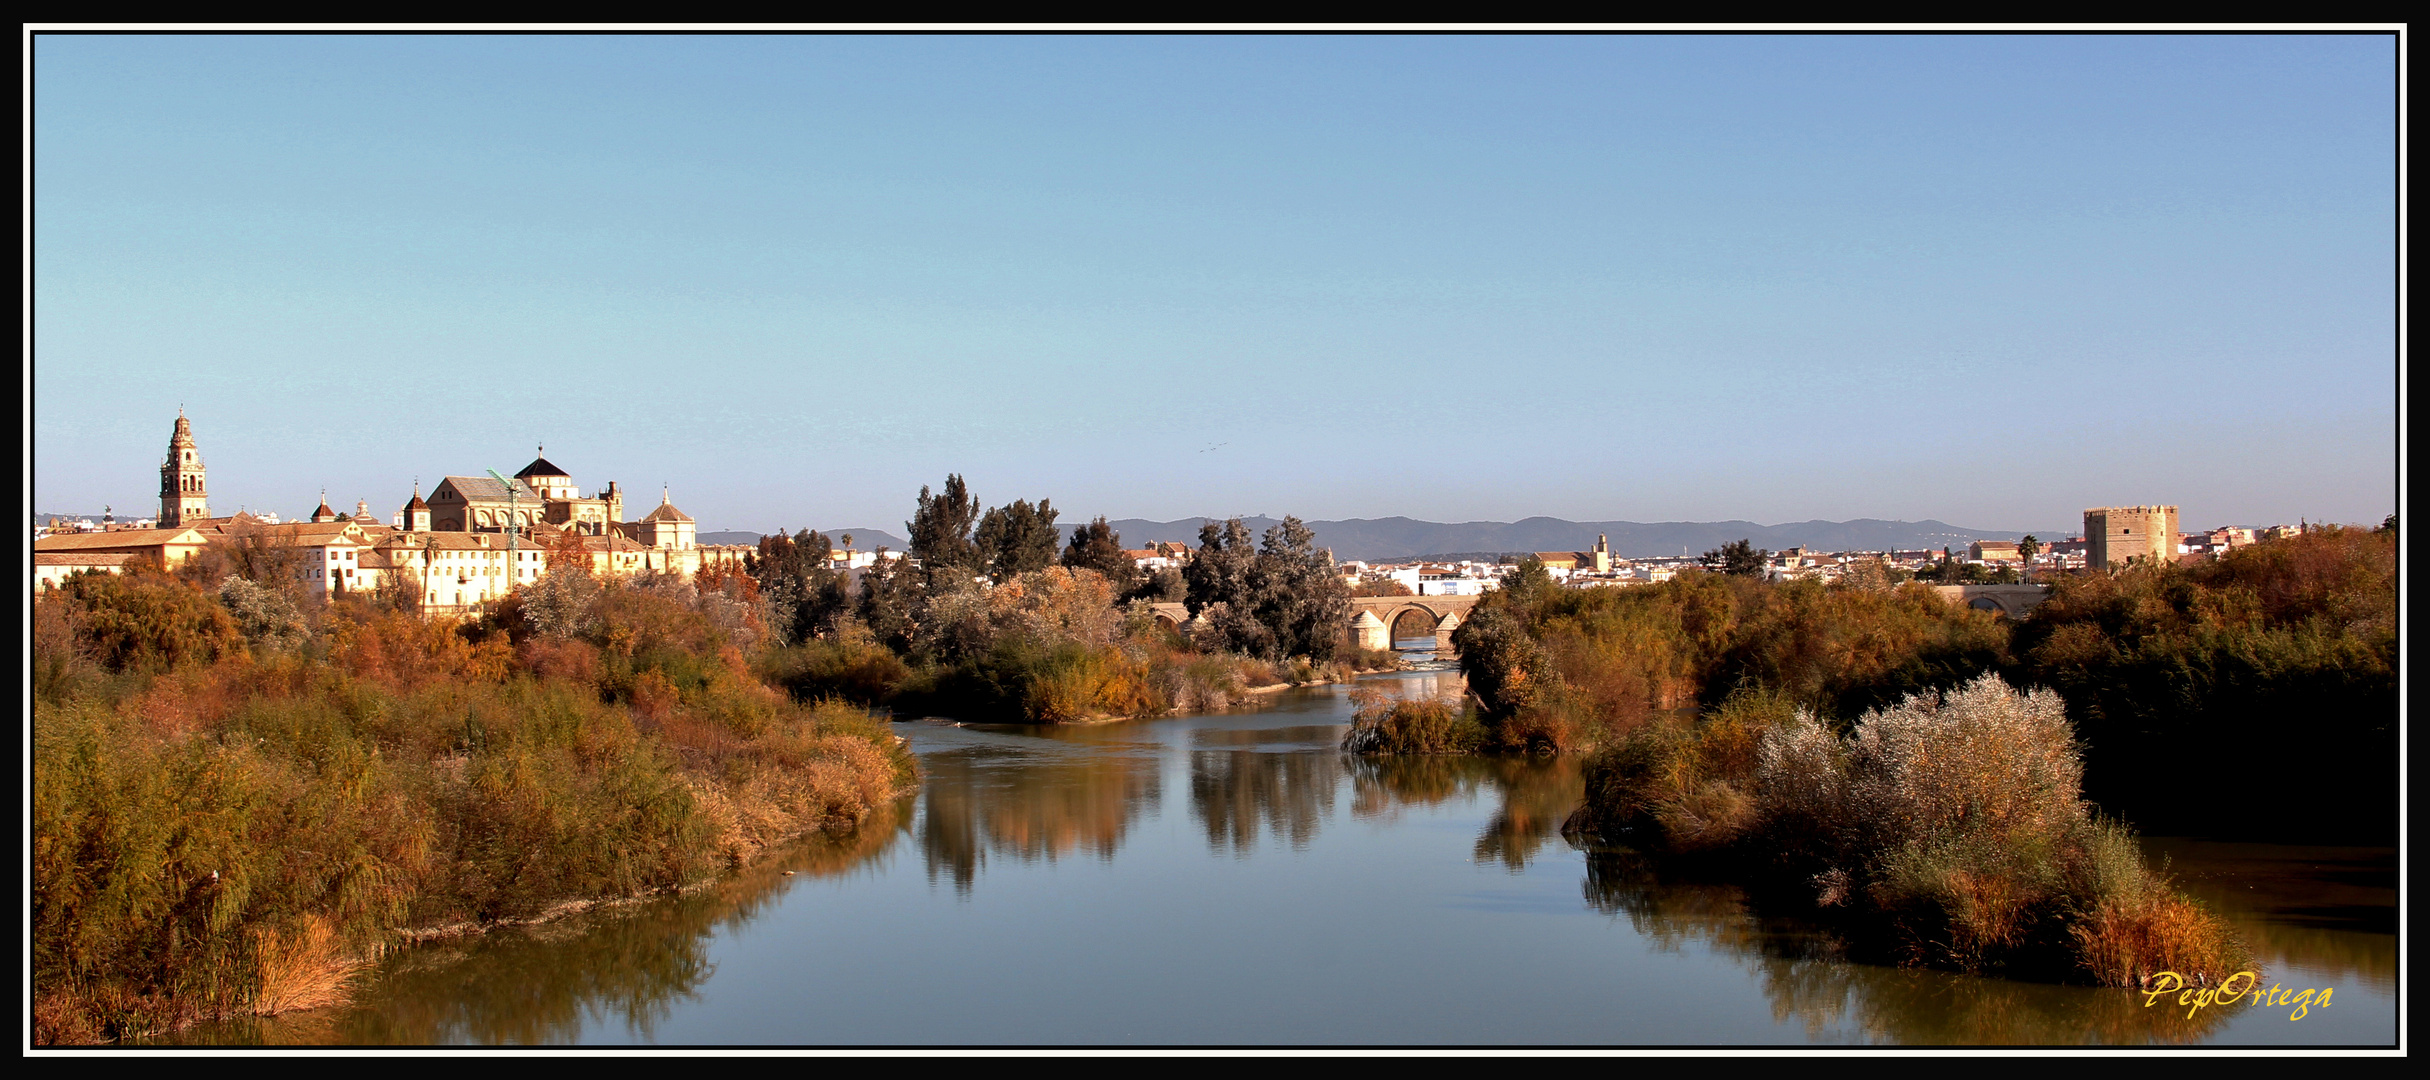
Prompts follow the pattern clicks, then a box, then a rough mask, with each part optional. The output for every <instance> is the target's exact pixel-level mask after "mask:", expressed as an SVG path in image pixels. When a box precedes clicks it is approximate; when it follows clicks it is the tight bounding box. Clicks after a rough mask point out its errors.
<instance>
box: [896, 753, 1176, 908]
mask: <svg viewBox="0 0 2430 1080" xmlns="http://www.w3.org/2000/svg"><path fill="white" fill-rule="evenodd" d="M921 767H922V768H924V769H926V770H927V772H928V779H927V782H926V784H925V785H924V787H923V794H922V796H921V807H920V824H919V834H920V853H921V854H922V856H924V857H925V858H926V860H927V869H928V880H929V881H930V882H931V883H934V882H935V881H936V880H937V879H938V878H939V877H940V876H942V877H946V878H949V879H951V880H952V881H953V886H954V889H955V890H956V891H958V892H962V893H968V892H969V891H970V890H971V886H972V885H973V884H974V883H975V882H977V880H978V877H979V870H980V868H981V867H983V866H985V865H986V862H987V857H988V855H989V854H991V853H992V854H996V855H1008V856H1011V857H1012V858H1014V859H1017V860H1020V861H1022V862H1036V861H1039V860H1042V859H1043V860H1046V861H1049V862H1052V861H1054V860H1056V859H1059V858H1063V857H1065V856H1068V855H1073V854H1078V853H1087V854H1091V855H1095V856H1096V857H1098V858H1100V859H1111V858H1113V857H1114V852H1115V850H1117V849H1119V848H1120V847H1121V846H1122V838H1123V835H1124V833H1126V832H1127V831H1129V829H1130V826H1131V824H1132V823H1133V822H1135V821H1137V820H1138V819H1139V817H1140V815H1142V814H1145V813H1148V812H1151V811H1153V810H1154V809H1155V808H1156V805H1157V803H1158V801H1159V799H1160V798H1161V795H1162V791H1161V787H1160V784H1159V781H1158V777H1157V768H1156V759H1155V758H1154V757H1153V756H1148V755H1139V754H1129V753H1121V752H1118V751H1112V752H1104V753H1054V754H1037V753H1016V754H1011V755H1008V754H1007V753H1006V752H1004V751H1000V750H994V749H989V748H984V747H974V748H970V749H966V750H956V751H951V752H945V753H935V754H929V755H927V756H925V757H923V758H922V759H921Z"/></svg>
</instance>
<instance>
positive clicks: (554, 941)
mask: <svg viewBox="0 0 2430 1080" xmlns="http://www.w3.org/2000/svg"><path fill="white" fill-rule="evenodd" d="M910 820H911V814H910V805H909V801H908V800H904V801H900V802H896V803H894V804H892V805H889V806H886V807H881V808H880V809H879V810H877V811H876V812H875V813H873V814H872V815H871V817H870V818H869V820H868V821H866V822H864V823H863V824H862V826H861V828H860V830H859V831H858V832H857V833H856V834H854V835H852V836H849V837H843V838H831V837H824V836H819V837H811V838H808V839H806V840H804V841H802V842H800V843H799V844H797V845H795V846H794V847H793V848H792V849H790V850H788V851H786V852H785V853H783V854H782V855H780V856H778V857H776V858H772V859H766V860H762V861H761V862H760V863H758V864H756V865H754V866H752V867H750V868H748V869H746V870H744V871H743V872H741V873H738V874H734V875H732V876H730V877H727V878H724V879H721V880H719V881H718V882H716V883H715V884H713V885H711V886H710V887H708V888H705V889H702V890H700V891H697V892H694V893H691V894H688V895H685V896H681V897H677V898H671V899H667V900H660V901H649V902H644V903H641V904H638V905H633V906H629V907H618V908H609V909H603V910H600V911H597V912H594V913H592V914H589V915H583V916H577V917H573V918H568V919H562V920H558V921H555V922H549V923H542V924H539V925H537V926H531V927H522V928H507V929H501V930H496V931H492V932H491V933H488V934H485V935H482V936H480V937H478V938H470V939H463V940H459V941H444V942H438V943H434V944H430V945H424V946H420V947H416V948H409V949H401V950H398V951H397V952H395V953H393V954H391V956H390V957H389V959H388V960H387V961H386V962H385V963H383V964H382V965H381V966H380V968H379V970H378V971H377V972H376V974H375V975H374V977H373V978H371V979H370V980H368V981H367V983H366V985H367V987H368V988H369V989H368V992H366V993H365V994H364V995H363V998H362V1000H360V1001H358V1002H357V1003H356V1005H355V1006H354V1007H352V1008H348V1009H343V1010H336V1009H324V1010H316V1011H312V1012H304V1013H289V1014H285V1015H282V1016H277V1017H268V1018H254V1019H249V1020H245V1021H239V1022H233V1023H228V1024H219V1025H211V1026H207V1027H202V1028H195V1029H192V1030H189V1031H187V1032H185V1033H183V1034H182V1035H181V1036H179V1037H178V1038H176V1039H174V1040H166V1041H174V1042H178V1043H187V1044H196V1045H202V1044H215V1045H261V1046H277V1045H307V1044H312V1045H320V1044H329V1043H354V1044H372V1045H400V1044H447V1043H474V1044H490V1045H535V1044H542V1043H563V1042H568V1041H572V1040H573V1039H574V1038H576V1037H577V1036H579V1035H580V1034H581V1033H582V1031H583V1030H584V1029H585V1027H586V1026H593V1025H597V1024H600V1023H603V1022H604V1023H614V1024H620V1025H622V1027H623V1028H624V1029H625V1030H627V1031H630V1032H633V1033H635V1034H637V1035H639V1036H640V1037H641V1038H644V1039H647V1038H650V1037H651V1033H652V1032H653V1031H654V1030H655V1029H656V1028H657V1026H658V1025H659V1024H660V1023H662V1022H664V1021H665V1020H666V1019H667V1018H668V1017H670V1016H671V1015H673V1014H674V1011H675V1009H676V1008H677V1007H678V1006H679V1005H682V1004H683V1003H685V1002H688V1001H692V1000H695V999H696V996H697V995H696V991H697V990H698V988H699V987H700V986H701V985H702V984H704V983H706V982H707V981H708V980H709V978H710V977H711V976H713V975H715V974H716V972H717V966H716V965H715V964H713V963H711V962H710V961H709V958H708V954H709V942H710V940H711V939H712V937H714V936H715V935H716V934H718V933H719V932H721V931H727V932H730V931H732V930H735V929H739V928H741V927H743V926H747V925H749V924H750V923H751V922H753V921H754V920H755V919H757V918H758V917H759V916H760V915H762V914H764V913H765V912H767V911H768V910H770V908H771V906H772V904H773V903H774V902H775V901H776V900H777V899H778V898H779V897H781V896H782V895H783V892H784V885H785V884H786V883H787V882H788V881H790V880H792V878H791V877H789V876H788V873H787V872H788V871H790V872H791V873H792V874H793V875H799V876H809V877H830V876H837V875H844V874H850V873H852V872H855V871H859V870H864V869H869V868H871V866H872V864H873V861H876V862H882V860H880V859H879V858H878V857H879V856H881V855H882V854H883V853H884V852H885V851H886V850H887V849H888V848H890V847H892V846H893V845H894V843H895V841H896V840H897V839H899V838H900V837H901V836H902V835H903V834H904V832H905V831H906V829H907V827H908V825H909V824H910Z"/></svg>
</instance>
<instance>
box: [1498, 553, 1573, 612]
mask: <svg viewBox="0 0 2430 1080" xmlns="http://www.w3.org/2000/svg"><path fill="white" fill-rule="evenodd" d="M1560 587H1561V585H1560V583H1559V582H1556V581H1554V580H1553V576H1552V571H1551V570H1550V569H1548V568H1546V567H1545V565H1544V560H1542V559H1539V558H1537V557H1535V556H1534V555H1529V556H1528V557H1526V558H1524V559H1521V560H1519V564H1518V565H1517V566H1514V567H1511V568H1510V571H1509V572H1508V573H1505V574H1503V575H1502V588H1501V593H1502V597H1503V599H1504V600H1505V601H1506V602H1507V603H1509V605H1510V606H1511V607H1513V608H1515V609H1518V610H1519V611H1522V612H1532V611H1534V610H1535V608H1536V606H1537V605H1539V604H1541V603H1543V602H1544V601H1545V600H1546V599H1547V598H1549V597H1551V596H1552V595H1553V593H1554V591H1555V590H1557V589H1559V588H1560Z"/></svg>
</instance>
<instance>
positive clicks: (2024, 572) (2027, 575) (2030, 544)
mask: <svg viewBox="0 0 2430 1080" xmlns="http://www.w3.org/2000/svg"><path fill="white" fill-rule="evenodd" d="M2041 550H2042V541H2041V540H2039V539H2037V538H2035V536H2034V535H2033V534H2032V533H2026V534H2025V539H2023V540H2019V541H2017V554H2018V555H2019V556H2020V557H2022V559H2023V562H2022V563H2020V564H2019V565H2018V567H2017V573H2018V575H2019V576H2020V578H2021V579H2022V580H2026V581H2031V580H2033V557H2034V556H2035V555H2036V554H2038V553H2040V552H2041Z"/></svg>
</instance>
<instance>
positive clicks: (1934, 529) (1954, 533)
mask: <svg viewBox="0 0 2430 1080" xmlns="http://www.w3.org/2000/svg"><path fill="white" fill-rule="evenodd" d="M1210 520H1221V519H1213V518H1182V519H1179V520H1177V521H1149V520H1147V519H1145V518H1123V519H1122V520H1120V521H1111V522H1107V524H1109V525H1111V526H1113V528H1114V531H1115V532H1118V533H1120V534H1122V543H1123V546H1125V547H1133V548H1136V547H1143V546H1145V545H1147V544H1148V543H1150V542H1152V541H1157V540H1166V541H1178V542H1181V543H1186V544H1190V545H1192V546H1196V545H1197V543H1198V526H1199V525H1200V524H1201V523H1203V522H1206V521H1210ZM1240 520H1241V524H1243V525H1246V526H1248V527H1249V531H1250V532H1251V533H1252V534H1254V535H1257V536H1261V537H1262V536H1264V535H1265V532H1266V530H1267V529H1269V528H1272V527H1273V526H1276V525H1280V524H1282V520H1281V519H1279V518H1271V517H1267V516H1265V515H1263V514H1259V515H1256V516H1254V517H1244V518H1242V519H1240ZM1084 524H1086V522H1085V521H1079V522H1075V521H1064V522H1060V523H1059V526H1060V528H1061V529H1062V531H1063V536H1064V538H1065V539H1066V540H1069V539H1070V537H1071V534H1072V530H1074V529H1077V528H1079V527H1080V526H1082V525H1084ZM1308 527H1309V528H1310V529H1313V530H1315V531H1316V543H1317V546H1319V547H1329V548H1332V549H1333V557H1334V558H1337V559H1345V560H1348V559H1357V560H1361V561H1366V562H1374V561H1377V560H1384V559H1406V558H1414V557H1417V556H1421V555H1445V554H1453V553H1479V552H1512V551H1584V550H1586V549H1588V548H1591V547H1593V546H1594V543H1595V537H1596V535H1597V534H1602V535H1606V536H1609V537H1611V541H1612V553H1613V554H1615V555H1619V556H1621V557H1623V558H1654V557H1659V556H1664V555H1678V554H1680V553H1682V552H1685V553H1687V554H1690V555H1696V554H1702V553H1703V552H1705V551H1708V550H1710V549H1713V548H1717V547H1720V546H1721V545H1723V544H1726V543H1729V542H1730V541H1732V540H1747V541H1750V542H1752V543H1753V544H1754V545H1755V546H1756V547H1759V548H1769V549H1772V550H1775V551H1777V550H1779V549H1781V548H1789V547H1810V548H1815V549H1817V550H1821V551H1885V550H1892V549H1902V550H1913V549H1917V548H1940V547H1950V548H1963V547H1965V546H1966V545H1967V544H1970V543H1973V542H1974V541H1976V540H2015V539H2017V538H2019V537H2022V536H2024V535H2025V534H2024V533H2022V532H2004V531H2001V530H1998V529H1968V528H1961V527H1959V526H1956V525H1951V524H1949V523H1948V522H1945V521H1932V520H1926V521H1882V520H1879V519H1876V518H1858V519H1856V520H1854V521H1797V522H1790V523H1787V524H1782V525H1758V524H1755V523H1754V522H1752V521H1658V522H1650V523H1649V522H1641V521H1565V520H1563V519H1561V518H1551V517H1531V518H1528V519H1526V520H1524V521H1464V522H1460V523H1458V524H1444V523H1442V522H1437V521H1419V520H1416V519H1415V518H1405V517H1389V518H1352V519H1350V520H1348V521H1311V522H1309V523H1308ZM824 531H825V532H826V534H827V538H828V539H829V540H831V541H833V542H835V543H837V544H841V543H843V542H844V534H845V533H851V534H852V546H853V547H854V548H856V549H859V550H861V551H869V550H872V549H874V548H876V547H878V546H880V545H884V546H885V547H888V548H891V549H893V550H895V551H901V550H903V549H904V547H905V546H907V545H906V544H905V542H904V541H903V539H902V538H901V537H898V536H895V535H893V534H891V533H888V532H884V531H882V530H878V529H827V530H824ZM2035 535H2037V536H2039V537H2040V538H2042V539H2043V540H2057V539H2060V538H2062V537H2066V536H2071V535H2074V531H2073V530H2069V529H2064V528H2059V529H2047V530H2037V531H2036V533H2035ZM758 539H759V534H757V533H751V532H716V533H702V534H701V537H700V542H701V543H704V544H748V543H752V542H754V541H756V540H758Z"/></svg>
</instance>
